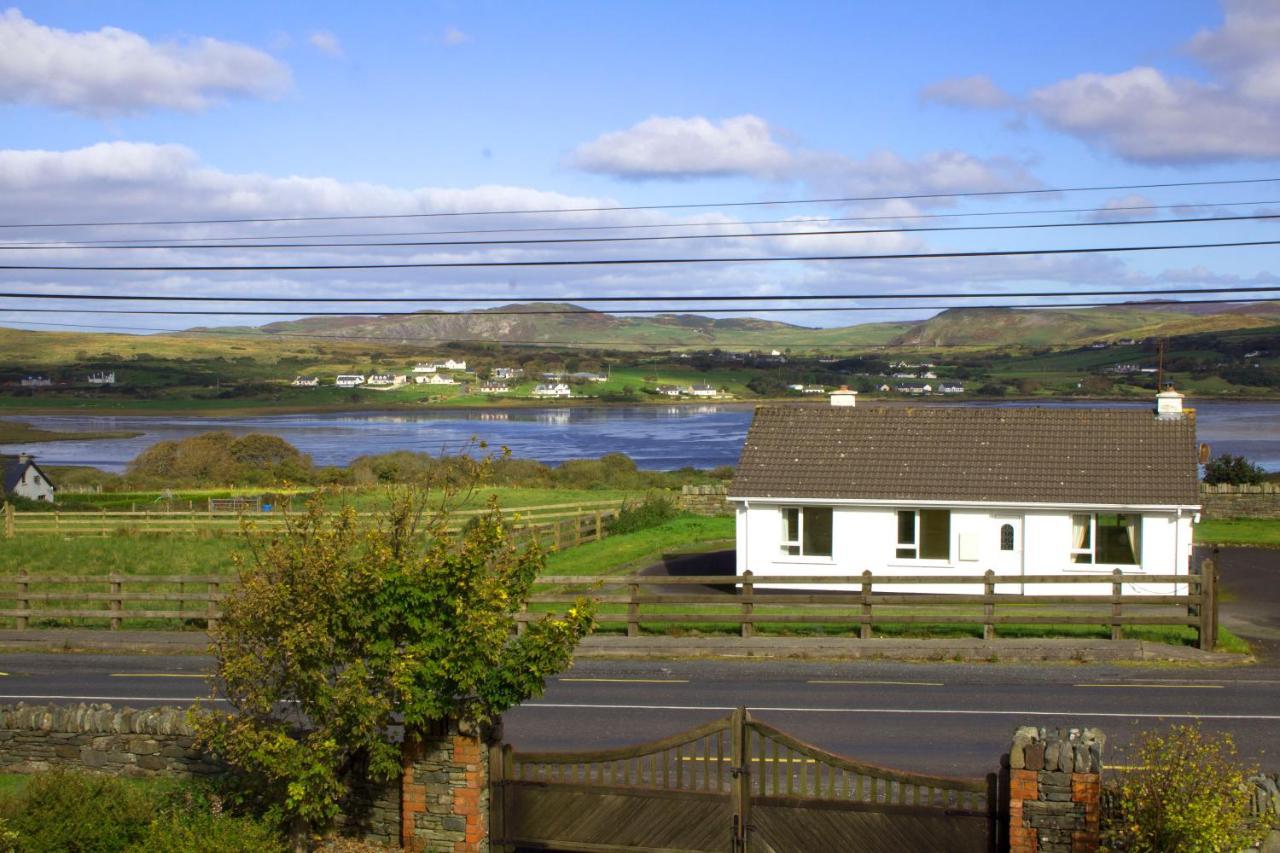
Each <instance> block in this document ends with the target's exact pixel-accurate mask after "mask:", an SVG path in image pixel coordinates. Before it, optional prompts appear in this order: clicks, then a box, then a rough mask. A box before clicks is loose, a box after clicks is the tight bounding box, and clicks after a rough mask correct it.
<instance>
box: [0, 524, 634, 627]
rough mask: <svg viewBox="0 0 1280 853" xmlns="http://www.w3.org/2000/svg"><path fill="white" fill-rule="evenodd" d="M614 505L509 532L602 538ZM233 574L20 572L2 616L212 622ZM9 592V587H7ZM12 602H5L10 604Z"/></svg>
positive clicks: (547, 539) (556, 539)
mask: <svg viewBox="0 0 1280 853" xmlns="http://www.w3.org/2000/svg"><path fill="white" fill-rule="evenodd" d="M616 515H617V510H616V509H609V510H606V509H598V510H593V511H590V512H587V511H583V512H579V513H577V514H575V515H572V516H569V517H567V518H557V519H555V520H553V521H550V522H544V523H538V524H532V523H526V522H521V523H519V524H517V525H516V526H515V527H514V528H513V529H512V531H511V537H512V539H513V540H514V541H515V542H516V543H517V544H520V545H523V544H526V543H528V542H530V541H531V540H532V539H535V538H536V539H537V540H538V542H539V544H540V545H541V546H542V547H543V548H545V549H547V550H551V551H558V550H561V549H562V548H568V547H572V546H574V545H581V544H584V543H587V542H593V541H595V540H598V539H603V538H604V537H605V536H606V535H608V522H609V520H610V519H612V518H613V517H615V516H616ZM237 582H238V581H237V578H236V576H235V575H233V574H227V575H144V574H121V573H112V574H106V575H46V574H30V573H27V572H20V573H18V574H16V575H3V576H0V619H5V620H7V619H12V620H14V622H13V624H14V626H15V627H16V628H19V629H26V628H29V627H31V623H32V620H66V619H74V620H95V621H96V620H105V621H106V623H107V624H108V626H109V627H111V628H112V629H119V628H120V627H121V625H122V622H123V620H125V619H129V620H131V621H135V620H140V621H144V622H145V621H152V620H179V621H183V622H186V621H190V620H198V621H199V622H202V623H206V624H207V625H208V626H209V627H215V626H216V625H217V622H218V618H219V617H220V615H221V610H220V603H221V602H222V600H223V599H224V598H225V597H226V595H227V591H228V590H230V589H232V588H234V587H235V586H236V584H237ZM10 591H11V592H10ZM10 604H11V606H8V605H10Z"/></svg>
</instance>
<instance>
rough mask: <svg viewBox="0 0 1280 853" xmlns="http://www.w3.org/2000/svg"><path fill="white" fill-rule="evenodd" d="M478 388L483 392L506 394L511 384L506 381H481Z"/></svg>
mask: <svg viewBox="0 0 1280 853" xmlns="http://www.w3.org/2000/svg"><path fill="white" fill-rule="evenodd" d="M476 390H477V391H479V392H480V393H481V394H506V393H507V392H508V391H510V390H511V386H510V385H508V384H507V383H505V382H481V383H480V384H479V385H478V386H476Z"/></svg>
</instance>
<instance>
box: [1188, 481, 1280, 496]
mask: <svg viewBox="0 0 1280 853" xmlns="http://www.w3.org/2000/svg"><path fill="white" fill-rule="evenodd" d="M1200 491H1201V492H1202V493H1205V494H1210V495H1280V483H1258V484H1256V485H1240V486H1234V485H1232V484H1230V483H1218V484H1211V483H1201V484H1200Z"/></svg>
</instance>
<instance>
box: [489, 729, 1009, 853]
mask: <svg viewBox="0 0 1280 853" xmlns="http://www.w3.org/2000/svg"><path fill="white" fill-rule="evenodd" d="M501 752H502V760H501V763H500V764H499V763H498V762H494V765H496V766H492V767H491V771H490V772H491V779H492V785H493V788H492V798H491V813H492V816H493V825H492V828H491V838H492V839H493V842H494V846H495V849H507V850H511V849H514V848H527V849H549V850H574V851H577V850H582V851H627V850H637V851H641V850H643V851H661V853H711V851H732V853H769V852H770V851H778V852H779V853H791V851H816V850H850V851H881V852H882V853H899V851H918V850H948V851H962V853H964V851H974V853H985V851H990V850H996V849H998V847H999V844H1000V836H1001V835H1002V829H1001V822H1000V814H999V809H998V805H999V798H998V796H997V791H996V787H997V782H996V775H995V774H991V775H989V776H988V777H987V778H985V779H955V778H950V777H945V776H928V775H923V774H918V773H907V772H903V771H898V770H892V769H889V768H886V767H877V766H875V765H872V764H866V763H863V762H858V761H853V760H850V759H848V758H843V757H841V756H838V755H834V754H832V753H830V752H826V751H825V750H821V749H818V748H817V747H815V746H812V745H810V744H806V743H804V742H802V741H800V740H797V739H796V738H793V737H791V736H790V735H788V734H786V733H784V732H782V731H779V730H778V729H776V728H774V727H772V726H769V725H766V724H765V723H762V722H759V721H757V720H753V719H752V718H751V715H750V714H749V713H748V712H747V711H746V710H745V709H738V710H737V711H735V712H734V713H733V714H731V715H730V716H728V717H725V718H723V719H720V720H716V721H714V722H711V723H706V724H705V725H702V726H699V727H697V728H695V729H691V730H689V731H687V732H684V733H682V734H678V735H674V736H672V737H669V738H664V739H662V740H659V741H654V742H651V743H647V744H642V745H640V746H635V747H627V748H623V749H613V750H603V751H598V752H542V753H535V752H516V751H514V750H513V749H512V748H511V747H510V746H509V745H508V746H503V747H502V751H501Z"/></svg>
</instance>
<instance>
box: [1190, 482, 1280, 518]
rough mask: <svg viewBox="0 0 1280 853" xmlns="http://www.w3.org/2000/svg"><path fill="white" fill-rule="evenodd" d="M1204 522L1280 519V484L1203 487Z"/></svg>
mask: <svg viewBox="0 0 1280 853" xmlns="http://www.w3.org/2000/svg"><path fill="white" fill-rule="evenodd" d="M1200 504H1201V507H1202V509H1201V510H1200V515H1201V517H1202V518H1280V483H1262V484H1260V485H1257V486H1229V485H1225V484H1224V485H1218V486H1211V485H1209V484H1208V483H1201V484H1200Z"/></svg>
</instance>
